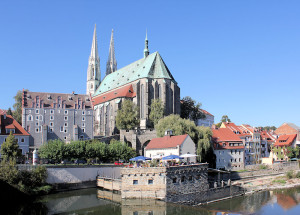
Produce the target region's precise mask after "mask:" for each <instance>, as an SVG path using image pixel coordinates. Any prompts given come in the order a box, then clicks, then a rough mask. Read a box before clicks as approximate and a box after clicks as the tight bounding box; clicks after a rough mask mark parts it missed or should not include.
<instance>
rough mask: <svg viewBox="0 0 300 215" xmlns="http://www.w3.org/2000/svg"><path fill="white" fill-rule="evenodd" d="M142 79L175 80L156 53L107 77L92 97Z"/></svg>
mask: <svg viewBox="0 0 300 215" xmlns="http://www.w3.org/2000/svg"><path fill="white" fill-rule="evenodd" d="M141 78H166V79H171V80H174V78H173V76H172V75H171V73H170V71H169V69H168V67H167V66H166V64H165V62H164V61H163V59H162V58H161V56H160V55H159V53H158V52H154V53H152V54H150V55H149V56H147V57H146V58H142V59H140V60H138V61H135V62H134V63H132V64H129V65H128V66H125V67H123V68H121V69H119V70H117V71H115V72H113V73H111V74H109V75H106V76H105V78H104V79H103V80H102V82H101V84H100V86H99V87H98V89H97V90H96V92H95V94H94V95H92V96H93V97H94V96H97V95H99V94H102V93H105V92H108V91H110V90H113V89H115V88H118V87H120V86H123V85H126V84H128V83H131V82H133V81H135V80H138V79H141Z"/></svg>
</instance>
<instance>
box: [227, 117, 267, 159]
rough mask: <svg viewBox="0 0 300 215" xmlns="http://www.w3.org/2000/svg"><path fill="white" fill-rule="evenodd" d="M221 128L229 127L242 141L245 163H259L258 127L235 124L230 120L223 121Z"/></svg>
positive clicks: (259, 143) (259, 141)
mask: <svg viewBox="0 0 300 215" xmlns="http://www.w3.org/2000/svg"><path fill="white" fill-rule="evenodd" d="M221 128H228V129H230V130H231V131H232V132H233V133H235V134H237V135H238V136H239V138H240V139H241V140H242V141H243V143H244V146H245V165H251V164H257V163H259V161H260V159H261V140H260V133H259V131H258V129H256V128H255V127H251V126H250V125H246V124H242V125H240V126H237V125H235V124H234V123H232V122H223V123H222V125H221Z"/></svg>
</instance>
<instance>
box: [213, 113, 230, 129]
mask: <svg viewBox="0 0 300 215" xmlns="http://www.w3.org/2000/svg"><path fill="white" fill-rule="evenodd" d="M222 122H231V120H230V119H229V117H228V116H227V115H223V116H222V118H221V121H220V122H219V123H217V124H216V127H218V128H220V127H221V125H222Z"/></svg>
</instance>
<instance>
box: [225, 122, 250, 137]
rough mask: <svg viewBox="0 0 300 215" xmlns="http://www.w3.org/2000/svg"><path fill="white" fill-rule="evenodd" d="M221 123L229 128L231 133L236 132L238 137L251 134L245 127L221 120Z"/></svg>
mask: <svg viewBox="0 0 300 215" xmlns="http://www.w3.org/2000/svg"><path fill="white" fill-rule="evenodd" d="M223 125H225V127H226V128H229V129H230V130H231V131H232V132H233V133H236V134H237V135H238V136H239V137H244V136H252V134H251V133H250V131H249V130H248V129H247V128H245V127H243V126H237V125H236V124H234V123H233V122H223Z"/></svg>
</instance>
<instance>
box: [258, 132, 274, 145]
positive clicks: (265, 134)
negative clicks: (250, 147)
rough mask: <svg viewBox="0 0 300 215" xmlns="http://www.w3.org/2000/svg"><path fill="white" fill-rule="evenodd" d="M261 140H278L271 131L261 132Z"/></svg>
mask: <svg viewBox="0 0 300 215" xmlns="http://www.w3.org/2000/svg"><path fill="white" fill-rule="evenodd" d="M260 136H261V139H265V140H267V141H268V142H274V141H275V140H276V139H275V137H273V135H272V134H271V133H270V132H269V131H261V132H260Z"/></svg>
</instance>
